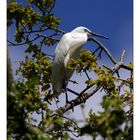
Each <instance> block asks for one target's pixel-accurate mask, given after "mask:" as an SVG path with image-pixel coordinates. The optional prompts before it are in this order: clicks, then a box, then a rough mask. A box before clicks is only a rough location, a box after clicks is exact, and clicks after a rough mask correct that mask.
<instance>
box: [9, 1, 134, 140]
mask: <svg viewBox="0 0 140 140" xmlns="http://www.w3.org/2000/svg"><path fill="white" fill-rule="evenodd" d="M55 3H56V2H55V0H27V1H25V2H24V3H18V2H16V1H15V0H10V1H9V2H8V6H7V17H8V20H7V25H8V29H10V28H11V27H14V26H15V28H16V30H15V33H14V35H13V37H14V41H11V40H8V45H9V46H10V45H11V46H14V47H18V46H20V45H21V46H22V45H24V46H26V50H25V54H26V57H25V59H24V61H21V62H20V67H19V68H18V69H17V71H16V73H17V75H18V76H19V77H20V79H19V80H17V81H13V78H12V72H11V65H10V63H8V95H7V100H8V104H7V109H8V112H7V116H8V118H7V120H8V129H7V134H8V140H12V139H17V140H19V139H20V140H22V139H23V140H34V139H37V140H56V139H62V140H68V139H72V137H73V138H75V139H76V137H81V136H85V135H90V136H91V137H92V138H93V139H96V138H97V137H101V138H102V139H108V140H120V139H124V140H125V139H128V140H129V139H130V140H131V139H133V138H132V137H133V133H132V132H133V65H132V63H130V64H128V65H126V64H124V62H122V60H121V61H120V62H121V63H117V61H116V64H114V66H113V67H111V68H110V67H108V66H103V65H99V57H98V55H96V54H95V53H93V52H94V51H93V52H92V51H90V50H82V51H81V54H80V58H79V59H78V60H71V61H70V62H69V64H68V66H67V68H68V69H72V70H76V72H77V73H85V74H86V76H87V80H86V81H85V84H86V85H87V88H86V89H83V91H82V92H81V93H80V94H79V97H77V98H75V99H74V100H73V101H72V103H74V104H71V103H69V104H66V105H65V106H64V107H61V108H58V109H56V110H52V104H53V102H54V100H53V99H52V90H51V64H52V58H51V57H50V56H49V55H47V54H45V53H44V51H43V49H42V48H43V47H44V46H45V47H46V46H52V45H54V44H55V43H56V42H58V41H59V37H58V35H62V34H63V33H65V32H64V31H62V30H60V29H59V24H60V22H61V19H60V18H58V17H57V16H55V15H54V14H53V8H54V7H55ZM41 33H42V34H41ZM100 47H101V46H100ZM102 49H103V48H102ZM105 52H107V51H105ZM109 55H110V54H109ZM101 60H102V59H101ZM101 60H100V61H101ZM8 62H10V61H9V59H8ZM118 66H120V67H118ZM120 68H124V69H125V70H128V71H130V76H128V77H127V78H126V79H121V77H119V76H117V75H118V74H119V69H120ZM89 72H91V74H94V77H96V78H94V79H91V78H90V77H89V75H88V73H89ZM116 74H117V75H116ZM73 83H74V84H75V83H76V84H77V81H73ZM79 84H80V83H79ZM95 85H96V87H97V88H98V90H97V91H98V93H97V91H96V90H95V93H97V94H102V93H103V92H105V96H104V97H103V100H102V103H101V107H102V108H103V111H101V112H98V113H96V114H95V113H94V112H93V111H92V110H91V111H90V112H89V116H88V117H87V118H84V120H83V122H84V125H83V126H81V127H80V126H79V122H78V121H79V120H75V119H74V118H70V117H69V116H68V115H66V114H64V113H65V112H67V111H68V110H69V109H71V107H69V106H72V108H74V107H75V106H76V105H80V104H82V103H83V102H84V101H86V100H87V99H88V98H90V97H91V98H92V96H93V95H94V94H95V93H94V92H89V93H88V92H87V91H88V90H89V89H90V88H92V87H93V86H95ZM93 97H94V96H93ZM80 98H81V99H80ZM79 99H80V100H79ZM82 105H83V104H82ZM50 106H51V107H50ZM83 109H84V108H83ZM39 118H40V119H39Z"/></svg>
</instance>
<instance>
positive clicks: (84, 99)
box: [79, 93, 87, 103]
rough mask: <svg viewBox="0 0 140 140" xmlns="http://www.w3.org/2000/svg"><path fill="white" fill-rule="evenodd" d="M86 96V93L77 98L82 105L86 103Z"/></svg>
mask: <svg viewBox="0 0 140 140" xmlns="http://www.w3.org/2000/svg"><path fill="white" fill-rule="evenodd" d="M86 96H87V93H83V94H82V95H80V96H79V98H80V100H81V102H82V103H85V102H86Z"/></svg>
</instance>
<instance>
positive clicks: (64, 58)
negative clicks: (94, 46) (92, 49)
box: [52, 27, 106, 97]
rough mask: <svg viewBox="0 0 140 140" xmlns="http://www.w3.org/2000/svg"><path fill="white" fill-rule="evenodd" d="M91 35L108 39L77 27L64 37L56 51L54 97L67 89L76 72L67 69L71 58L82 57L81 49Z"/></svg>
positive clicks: (84, 28)
mask: <svg viewBox="0 0 140 140" xmlns="http://www.w3.org/2000/svg"><path fill="white" fill-rule="evenodd" d="M90 35H93V36H98V37H102V38H106V37H104V36H102V35H99V34H96V33H93V32H91V31H90V30H89V29H88V28H86V27H77V28H75V29H74V30H73V31H71V32H68V33H66V34H64V35H63V36H62V38H61V40H60V42H59V43H58V45H57V47H56V49H55V53H54V62H53V65H52V89H53V95H54V97H58V96H59V95H60V93H62V91H63V89H65V88H66V86H67V84H68V81H69V79H70V78H71V76H72V74H73V72H74V71H73V70H68V69H67V68H66V67H67V64H68V62H69V61H70V59H71V58H72V59H78V58H79V57H80V49H81V47H82V46H83V45H84V44H85V43H86V42H87V40H88V36H90Z"/></svg>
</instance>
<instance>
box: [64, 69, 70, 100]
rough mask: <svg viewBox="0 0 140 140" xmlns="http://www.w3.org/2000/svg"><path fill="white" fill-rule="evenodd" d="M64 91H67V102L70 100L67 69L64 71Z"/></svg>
mask: <svg viewBox="0 0 140 140" xmlns="http://www.w3.org/2000/svg"><path fill="white" fill-rule="evenodd" d="M64 90H65V91H64V92H65V95H66V103H68V102H69V100H68V94H67V93H68V91H67V75H66V69H65V71H64Z"/></svg>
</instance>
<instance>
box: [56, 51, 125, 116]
mask: <svg viewBox="0 0 140 140" xmlns="http://www.w3.org/2000/svg"><path fill="white" fill-rule="evenodd" d="M107 52H108V51H107ZM124 55H125V51H123V52H122V55H121V59H120V62H118V63H116V64H115V65H114V67H112V68H111V73H112V75H114V74H115V73H116V72H118V71H119V69H120V68H121V67H122V66H123V65H124V63H123V60H124ZM115 62H116V61H115ZM100 89H101V86H99V85H97V84H94V85H91V86H89V87H87V88H86V89H84V90H83V91H82V92H81V93H80V94H79V96H78V97H77V98H76V99H74V100H72V101H70V102H69V103H67V104H66V105H65V106H64V107H60V108H59V109H58V110H56V112H58V113H59V114H64V113H65V112H67V111H68V110H70V109H73V108H74V107H75V106H77V105H79V104H81V103H84V102H86V100H87V99H89V98H90V97H91V96H93V95H94V94H95V93H97V91H99V90H100Z"/></svg>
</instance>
